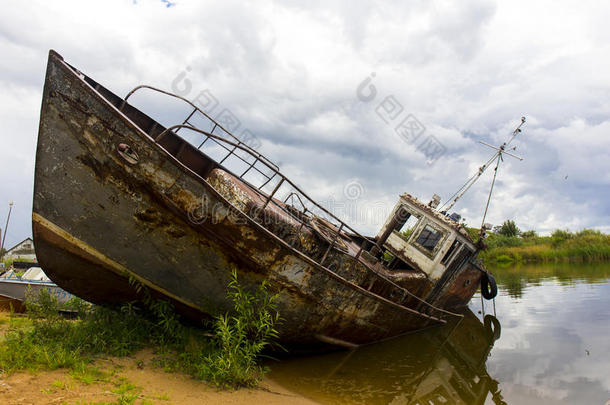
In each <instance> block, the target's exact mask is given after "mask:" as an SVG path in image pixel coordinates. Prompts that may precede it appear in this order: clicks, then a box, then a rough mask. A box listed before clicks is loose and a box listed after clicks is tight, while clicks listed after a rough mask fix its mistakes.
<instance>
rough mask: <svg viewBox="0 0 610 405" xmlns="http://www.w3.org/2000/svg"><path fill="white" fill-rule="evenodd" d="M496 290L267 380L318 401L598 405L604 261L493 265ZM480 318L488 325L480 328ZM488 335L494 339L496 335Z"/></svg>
mask: <svg viewBox="0 0 610 405" xmlns="http://www.w3.org/2000/svg"><path fill="white" fill-rule="evenodd" d="M494 274H495V275H496V280H497V281H498V286H499V294H498V297H497V298H496V302H495V304H496V311H497V318H498V319H499V320H500V322H501V324H502V325H501V329H502V330H501V338H499V339H497V338H498V337H499V336H498V335H499V332H500V331H499V328H498V325H495V328H494V324H493V323H492V322H491V320H492V319H493V318H489V317H487V318H483V317H484V315H485V314H489V313H494V311H493V305H492V303H490V302H486V303H485V306H484V307H481V300H480V297H479V296H478V295H476V296H475V298H474V299H473V300H472V301H471V305H470V309H471V310H469V311H467V312H466V314H465V317H464V320H463V321H462V322H461V323H460V324H458V325H457V326H455V325H448V326H445V327H442V328H433V329H430V330H427V331H424V332H420V333H415V334H412V335H408V336H404V337H402V338H398V339H394V340H391V341H387V342H384V343H381V344H376V345H371V346H368V347H363V348H360V349H358V350H355V351H352V352H340V353H332V354H328V355H320V356H314V357H306V358H294V359H289V360H282V361H281V362H279V363H273V364H272V365H271V369H272V372H271V375H270V377H271V378H272V379H274V380H276V381H277V382H279V383H280V384H282V385H284V386H285V387H286V388H288V389H290V390H292V391H294V392H296V393H298V394H300V395H303V396H305V397H308V398H311V399H313V400H314V401H317V402H320V403H325V404H326V403H332V404H335V403H345V404H352V403H359V404H451V403H453V404H489V405H491V404H494V403H495V404H504V403H510V404H574V403H577V404H581V403H583V404H584V403H586V404H604V403H606V401H608V400H610V366H609V365H610V265H608V264H599V265H573V264H559V265H557V264H553V265H536V266H520V267H512V268H504V269H494ZM481 319H486V321H487V322H483V321H482V320H481ZM494 331H495V335H494Z"/></svg>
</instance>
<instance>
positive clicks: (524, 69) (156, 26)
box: [0, 0, 610, 245]
mask: <svg viewBox="0 0 610 405" xmlns="http://www.w3.org/2000/svg"><path fill="white" fill-rule="evenodd" d="M608 7H609V6H608V5H605V4H596V6H595V7H592V6H591V7H587V6H583V5H581V4H578V5H575V3H573V2H570V1H559V2H550V1H547V2H538V3H536V4H532V3H528V2H524V1H515V2H502V3H501V2H487V1H481V0H471V1H467V2H461V3H460V5H459V6H457V5H455V3H452V2H446V1H436V2H428V1H415V2H410V3H409V5H408V6H406V5H405V4H404V3H403V2H398V1H396V2H386V3H383V4H381V3H376V4H370V5H369V4H362V5H361V4H359V3H358V4H356V3H354V2H345V1H331V2H321V1H314V2H310V3H308V5H307V7H304V6H302V5H301V4H300V3H298V2H274V1H262V2H256V3H249V2H236V1H227V2H223V3H218V2H211V1H207V2H179V3H178V4H177V5H176V6H174V7H171V8H166V7H165V4H163V3H162V2H160V1H152V0H151V1H138V2H137V3H136V4H134V3H133V2H132V1H127V0H124V1H117V2H102V1H98V2H87V3H83V2H79V1H58V2H51V3H49V2H43V1H34V2H28V3H24V2H17V1H13V2H8V3H6V4H4V7H3V13H2V15H1V16H0V48H1V49H2V53H3V58H2V60H1V61H0V83H1V84H2V87H3V92H2V94H1V95H0V107H1V108H2V110H1V111H2V113H1V114H2V124H3V129H2V131H1V132H0V139H1V142H2V145H3V146H4V147H3V148H2V150H3V151H2V161H1V163H0V170H1V172H0V182H1V183H0V205H4V204H6V202H7V201H8V200H9V199H14V200H15V201H16V205H15V216H14V217H13V220H12V221H11V229H9V235H8V237H7V244H8V245H10V244H11V243H14V242H17V241H19V240H20V239H22V238H24V237H25V236H27V235H28V234H29V233H30V224H29V221H30V219H29V215H30V213H29V210H30V206H31V189H32V181H33V180H32V173H33V171H32V162H33V161H34V145H35V139H36V133H37V121H38V114H39V108H40V94H41V92H42V85H43V79H44V70H45V61H46V54H47V51H48V49H50V48H54V49H56V50H57V51H59V52H60V53H61V54H62V55H63V56H64V57H65V58H66V60H67V61H68V62H70V63H72V64H73V65H75V66H77V67H78V68H79V69H81V70H83V71H84V72H85V73H87V74H89V75H90V76H92V77H93V78H95V79H96V80H98V81H99V82H100V83H102V84H103V85H105V86H106V87H108V88H110V89H111V90H113V91H115V92H117V93H118V94H120V95H124V94H125V93H126V92H127V91H128V90H130V89H131V88H133V87H134V86H136V85H138V84H140V83H143V82H144V83H148V84H153V85H157V86H159V87H163V88H169V87H170V85H171V81H172V80H173V78H174V77H175V76H176V75H177V74H178V73H180V72H181V71H183V70H184V69H185V68H186V67H187V66H188V67H190V68H191V72H190V73H189V80H191V82H192V83H193V85H194V90H193V93H192V96H194V95H195V94H196V93H195V91H200V90H203V89H206V88H207V89H210V90H211V91H212V92H213V94H214V95H215V96H216V97H217V98H218V99H219V101H220V102H221V104H222V105H223V106H225V107H227V108H230V109H231V110H232V111H233V112H234V113H235V114H236V115H237V116H238V117H239V119H240V120H241V121H242V123H243V125H244V126H245V127H247V128H249V129H250V130H252V131H253V132H254V133H255V134H256V135H257V136H258V137H259V139H260V140H261V142H262V148H261V150H262V151H263V152H264V153H267V154H269V155H270V157H271V158H272V160H274V161H280V162H284V164H283V168H284V169H286V170H287V172H288V173H289V174H290V175H291V176H294V177H296V178H295V181H296V182H297V183H299V184H301V185H302V186H303V187H304V188H305V189H306V191H308V192H310V193H311V194H312V195H316V196H317V197H319V198H322V199H324V198H328V197H330V196H334V198H335V199H340V198H342V190H343V187H344V185H345V184H346V183H347V182H348V181H350V179H354V178H357V179H358V181H360V182H361V183H362V185H363V187H364V189H365V190H366V193H365V194H364V196H363V199H362V201H361V203H363V204H365V205H367V206H378V204H377V205H375V204H376V202H386V203H387V204H388V205H390V206H391V205H393V201H394V200H395V199H396V197H397V195H398V194H399V193H401V192H404V191H409V192H411V193H412V194H415V195H417V196H419V197H421V198H422V199H428V198H429V197H430V196H431V195H432V193H434V192H436V193H439V194H441V195H443V196H444V197H447V196H449V195H450V194H451V193H452V192H453V190H455V189H456V188H457V187H459V186H460V185H461V184H462V182H463V181H465V180H466V178H467V177H469V176H470V174H471V173H472V171H473V170H476V168H477V167H478V166H479V165H480V164H481V163H482V162H483V161H485V160H486V158H487V156H488V154H489V152H490V151H489V150H487V149H486V148H485V147H483V146H481V145H478V144H477V143H476V141H477V140H485V141H487V142H491V143H494V144H497V143H501V142H503V141H504V140H505V139H506V138H507V137H508V135H509V134H510V132H511V131H512V129H513V128H514V126H515V125H516V124H517V123H518V120H519V118H520V117H521V115H526V116H528V123H527V124H526V126H525V127H524V132H523V134H522V135H521V136H520V138H519V139H518V140H517V141H516V143H515V144H516V145H517V147H518V148H517V153H518V154H521V155H523V156H524V157H525V161H524V162H522V163H518V162H516V161H507V162H506V164H505V165H504V166H503V167H502V168H501V171H500V175H499V178H500V181H499V184H498V188H497V194H495V196H494V199H493V204H492V208H491V212H490V221H491V222H495V223H499V222H501V221H502V220H504V219H507V218H513V219H515V220H516V221H517V224H518V225H519V226H520V227H522V228H536V229H539V230H542V231H545V232H548V231H550V230H552V229H554V228H565V227H571V228H573V229H577V228H582V227H593V226H595V227H599V228H601V229H604V230H606V231H609V230H610V229H609V224H610V221H609V219H610V218H609V212H610V203H609V202H608V201H609V200H610V199H609V198H608V197H609V196H608V191H607V190H608V189H609V188H608V185H609V183H610V178H609V177H610V174H609V173H610V170H609V169H610V167H609V165H608V163H607V161H606V159H604V156H605V155H604V153H605V151H606V150H608V149H609V147H610V140H609V138H608V136H606V135H605V134H606V133H607V131H608V129H609V128H610V103H609V102H608V101H607V100H608V99H609V98H608V95H609V94H610V73H609V72H610V69H608V68H607V65H608V56H607V55H609V54H610V53H608V45H607V43H608V39H609V38H610V28H609V27H608V24H607V22H606V21H605V20H604V19H603V18H602V16H603V15H605V14H607V11H608V10H603V8H608ZM371 72H375V73H376V77H375V79H374V82H373V83H374V85H375V86H376V88H377V89H378V92H379V94H378V97H377V99H376V100H375V101H373V102H372V103H370V104H363V105H362V104H361V105H359V106H356V107H355V108H350V106H352V104H353V102H354V101H356V98H355V94H356V87H357V86H358V84H359V83H360V82H361V81H362V80H363V79H364V78H365V77H367V75H369V74H370V73H371ZM389 95H393V96H394V97H395V98H396V100H398V101H399V102H400V103H401V104H402V106H403V108H404V113H411V114H414V115H415V116H416V117H417V118H418V119H419V120H420V121H421V122H422V123H423V124H424V125H425V126H426V128H427V134H433V135H435V136H436V137H437V138H438V139H440V140H441V141H442V142H443V144H444V145H445V146H446V147H447V154H446V155H445V156H444V157H442V158H441V159H440V160H439V161H438V162H436V164H435V165H434V166H431V167H430V166H428V165H426V163H425V162H426V158H425V156H424V155H423V154H422V153H421V152H418V151H417V148H416V146H414V145H409V144H406V143H405V142H403V141H402V140H401V139H400V138H399V137H398V136H397V135H396V133H395V132H394V130H393V127H392V126H389V125H386V124H385V123H384V122H383V121H382V120H381V119H380V118H379V117H378V116H377V115H376V114H375V107H376V105H377V104H378V103H379V102H380V101H381V100H382V99H383V98H384V97H386V96H389ZM16 100H18V102H16ZM142 105H144V106H149V107H150V108H151V110H150V112H151V114H152V115H154V116H158V117H161V118H163V120H164V121H170V122H171V121H174V120H175V121H178V120H179V118H178V115H177V114H175V112H176V111H177V110H175V109H174V108H173V107H171V108H168V107H166V105H165V104H164V101H163V100H161V99H156V101H154V102H152V101H149V102H144V101H142ZM147 111H148V110H147ZM174 114H175V115H174ZM15 133H18V134H19V137H18V138H19V140H16V138H15V137H16V136H15ZM566 175H567V176H568V178H567V179H565V176H566ZM489 181H490V178H489V176H488V177H486V178H484V179H482V180H481V182H480V184H478V185H477V186H475V187H474V188H473V190H472V191H471V193H470V194H468V195H467V197H465V198H464V200H463V202H461V204H460V205H458V206H456V210H459V211H460V212H461V213H462V214H464V215H466V217H467V219H468V221H469V223H470V224H478V222H479V221H480V219H481V215H482V211H483V205H484V202H485V199H486V193H487V187H488V185H489ZM0 215H2V211H1V210H0ZM373 217H375V216H373ZM379 225H381V223H377V222H371V223H367V224H364V225H363V229H365V230H366V231H367V232H371V233H375V232H376V229H377V227H378V226H379Z"/></svg>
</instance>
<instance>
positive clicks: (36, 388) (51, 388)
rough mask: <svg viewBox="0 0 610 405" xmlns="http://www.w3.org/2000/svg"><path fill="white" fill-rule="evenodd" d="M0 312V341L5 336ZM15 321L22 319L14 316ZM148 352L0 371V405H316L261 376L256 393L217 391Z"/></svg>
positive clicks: (6, 318) (251, 390)
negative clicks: (77, 365) (74, 365)
mask: <svg viewBox="0 0 610 405" xmlns="http://www.w3.org/2000/svg"><path fill="white" fill-rule="evenodd" d="M9 316H10V314H9V313H8V312H5V311H0V339H2V338H3V337H4V335H5V333H6V332H7V331H8V330H9ZM17 318H21V317H20V316H18V317H17ZM153 350H154V349H152V348H150V347H149V348H145V349H142V350H140V351H138V352H136V353H134V354H132V355H129V356H125V357H115V356H101V357H98V358H97V359H96V360H95V361H94V362H92V363H91V364H90V365H88V366H87V367H86V369H85V370H74V369H68V368H58V369H55V370H49V369H43V370H26V371H19V372H15V373H11V374H7V373H4V372H2V371H1V370H0V402H1V403H3V404H7V405H13V404H14V405H23V404H64V403H65V404H94V403H95V404H117V405H118V404H121V405H122V404H134V405H150V404H203V403H205V404H211V405H215V404H250V403H265V404H267V405H279V404H285V403H291V404H297V405H300V404H302V405H311V404H316V402H314V401H312V400H310V399H308V398H305V397H303V396H301V395H299V394H296V393H294V392H292V391H290V390H288V389H286V388H284V387H283V386H282V385H280V384H279V383H277V382H276V381H274V380H272V379H271V378H269V377H268V376H264V377H263V379H262V381H261V382H260V384H259V386H258V387H257V388H241V389H237V390H221V389H219V388H217V387H216V386H213V385H210V384H207V383H205V382H204V381H201V380H197V379H195V378H193V377H191V376H190V375H187V374H184V373H181V372H166V371H164V369H163V368H161V367H159V366H158V365H156V364H155V363H154V358H155V353H154V351H153Z"/></svg>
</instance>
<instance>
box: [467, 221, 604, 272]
mask: <svg viewBox="0 0 610 405" xmlns="http://www.w3.org/2000/svg"><path fill="white" fill-rule="evenodd" d="M467 229H468V231H469V233H470V234H471V236H473V237H474V239H475V240H476V239H478V236H477V235H478V232H479V230H478V229H475V228H467ZM494 231H495V232H490V233H489V235H488V237H487V239H486V240H485V243H486V244H487V249H486V250H484V251H482V252H481V253H480V254H479V257H481V258H482V259H483V261H484V262H485V263H486V264H502V263H522V262H557V261H563V262H593V261H607V260H610V235H608V234H605V233H603V232H601V231H599V230H596V229H583V230H581V231H578V232H571V231H569V230H567V229H556V230H555V231H553V232H552V233H551V234H550V235H549V236H540V235H538V233H537V232H536V231H534V230H528V231H521V230H520V229H519V228H518V227H517V225H516V224H515V222H514V221H512V220H506V221H504V222H503V223H502V225H501V226H499V227H497V228H495V229H494Z"/></svg>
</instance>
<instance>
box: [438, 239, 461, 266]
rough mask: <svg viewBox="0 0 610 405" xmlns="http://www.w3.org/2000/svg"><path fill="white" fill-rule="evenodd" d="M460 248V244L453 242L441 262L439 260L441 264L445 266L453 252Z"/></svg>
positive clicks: (456, 241) (457, 241)
mask: <svg viewBox="0 0 610 405" xmlns="http://www.w3.org/2000/svg"><path fill="white" fill-rule="evenodd" d="M460 246H462V243H461V242H460V241H459V240H457V239H456V240H454V241H453V243H452V244H451V247H450V248H449V250H447V253H445V256H444V257H443V260H441V264H443V265H447V263H449V260H451V256H453V252H455V251H456V250H458V249H459V247H460Z"/></svg>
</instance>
